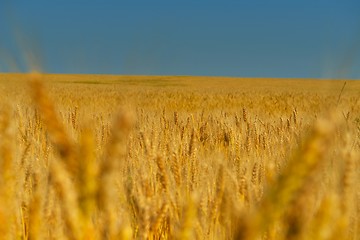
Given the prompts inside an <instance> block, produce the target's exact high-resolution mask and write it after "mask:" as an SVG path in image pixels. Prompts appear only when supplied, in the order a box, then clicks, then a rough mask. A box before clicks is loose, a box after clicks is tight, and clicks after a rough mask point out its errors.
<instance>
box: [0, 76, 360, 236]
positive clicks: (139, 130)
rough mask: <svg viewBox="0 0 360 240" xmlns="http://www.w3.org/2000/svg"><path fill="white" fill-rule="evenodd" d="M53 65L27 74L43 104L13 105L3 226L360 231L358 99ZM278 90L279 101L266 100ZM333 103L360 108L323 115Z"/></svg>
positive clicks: (205, 232) (27, 231) (73, 230)
mask: <svg viewBox="0 0 360 240" xmlns="http://www.w3.org/2000/svg"><path fill="white" fill-rule="evenodd" d="M45 77H46V76H44V75H41V74H36V73H34V74H31V75H29V76H27V78H29V79H30V86H31V88H30V89H31V93H32V100H33V104H34V105H32V104H25V102H29V100H27V101H19V102H22V103H23V104H22V105H20V104H18V105H17V106H16V108H14V109H12V108H11V107H7V108H3V109H2V111H1V115H0V134H1V139H0V156H1V159H0V164H1V168H0V183H1V186H0V191H1V195H0V203H1V204H0V206H1V207H0V223H1V224H0V233H1V234H2V235H1V236H4V238H7V239H14V238H19V239H357V238H358V237H359V231H360V228H359V227H360V221H359V211H360V206H359V194H358V189H357V187H358V185H357V184H358V179H359V175H358V172H357V171H356V169H357V168H358V167H359V155H358V154H359V146H360V145H359V129H360V127H359V126H360V120H358V119H357V118H356V116H357V113H358V112H359V108H357V107H354V106H355V104H354V103H355V102H356V101H357V100H356V98H351V97H349V98H347V97H346V96H342V98H341V99H340V100H339V97H338V96H337V94H333V95H331V96H324V97H323V96H320V97H319V96H318V95H314V96H306V97H304V96H301V94H300V95H299V96H298V95H294V94H292V93H283V94H270V95H266V94H265V93H261V94H264V95H259V96H258V95H255V96H251V95H245V96H244V95H243V94H239V93H236V92H233V91H230V90H229V91H228V92H203V91H199V90H191V89H190V90H185V91H182V92H179V91H178V89H177V88H174V89H172V88H171V89H168V90H167V89H161V90H158V89H146V88H145V89H142V88H141V87H137V88H135V90H131V89H130V90H126V91H125V90H124V91H120V90H118V89H117V90H116V91H115V90H114V89H113V86H108V87H107V86H92V87H90V86H88V85H81V86H77V85H71V84H70V85H66V84H58V85H57V84H54V83H53V84H52V83H50V82H46V81H45V80H44V78H45ZM45 83H46V84H47V88H45V87H44V84H45ZM102 87H103V88H105V89H104V91H103V90H102ZM54 88H55V91H54V90H51V89H54ZM77 88H80V90H79V89H77ZM59 89H62V90H61V91H60V90H59ZM74 89H75V90H74ZM73 91H75V92H76V94H72V92H73ZM117 91H119V93H118V92H117ZM78 92H82V94H81V96H79V94H78ZM94 93H96V96H95V94H94ZM17 96H19V95H17ZM54 96H57V97H56V101H53V100H52V99H55V97H54ZM260 97H263V98H268V99H267V101H265V102H256V101H260V100H259V99H261V98H260ZM20 99H27V96H26V95H24V96H21V98H20ZM89 99H91V101H89ZM114 99H118V100H119V101H115V100H114ZM204 99H206V101H205V100H204ZM268 101H274V103H276V104H278V105H279V104H280V106H278V107H273V109H271V111H269V112H266V111H268V110H267V109H268V107H269V106H266V103H267V102H268ZM286 101H290V102H291V101H293V102H292V104H293V106H294V107H293V108H290V109H288V110H286V109H287V107H288V105H286V104H285V105H281V104H283V103H284V102H286ZM323 102H327V103H333V105H335V106H337V108H340V107H341V106H343V107H344V108H348V109H350V110H349V112H350V111H351V114H348V116H346V117H344V118H338V117H337V118H332V117H329V118H325V119H317V120H316V119H315V117H313V116H312V114H313V111H315V109H316V110H318V109H317V105H320V104H322V103H323ZM119 103H121V105H122V106H123V108H121V110H119V111H118V112H117V113H115V112H114V111H113V110H112V108H113V107H114V106H118V104H119ZM129 103H131V104H129ZM255 103H256V104H255ZM239 104H240V105H239ZM254 104H255V105H254ZM276 104H274V106H275V105H276ZM125 105H132V106H133V109H136V112H135V113H131V111H129V110H125V109H126V108H125ZM108 106H110V107H108ZM197 106H201V107H200V108H198V107H197ZM254 106H255V108H254ZM309 106H312V107H311V108H309ZM255 109H258V110H259V111H257V112H255ZM284 109H285V110H284ZM260 110H261V111H260ZM274 112H277V113H278V114H279V115H280V117H278V116H279V115H275V117H274V118H271V117H264V116H266V114H269V116H272V114H273V113H274ZM262 114H263V115H262ZM134 115H135V116H134ZM340 116H341V115H340ZM352 116H353V117H352ZM313 122H315V124H313Z"/></svg>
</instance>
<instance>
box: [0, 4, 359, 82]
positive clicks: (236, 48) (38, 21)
mask: <svg viewBox="0 0 360 240" xmlns="http://www.w3.org/2000/svg"><path fill="white" fill-rule="evenodd" d="M33 68H39V69H40V70H42V71H44V72H50V73H91V74H92V73H99V74H102V73H107V74H132V75H205V76H238V77H280V78H338V77H347V78H357V79H360V1H355V0H353V1H347V0H343V1H340V0H338V1H335V0H302V1H289V0H273V1H269V0H253V1H250V0H249V1H241V0H237V1H235V0H234V1H225V0H223V1H220V0H218V1H211V0H210V1H209V0H208V1H205V0H198V1H196V0H192V1H190V0H182V1H176V0H173V1H165V0H164V1H156V0H153V1H146V0H132V1H131V0H127V1H115V0H112V1H111V0H108V1H100V0H96V1H90V0H89V1H85V0H72V1H70V0H62V1H59V0H54V1H46V0H37V1H26V0H22V1H20V0H13V1H9V0H8V1H6V0H3V1H1V3H0V71H22V72H24V71H29V70H31V69H33Z"/></svg>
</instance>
